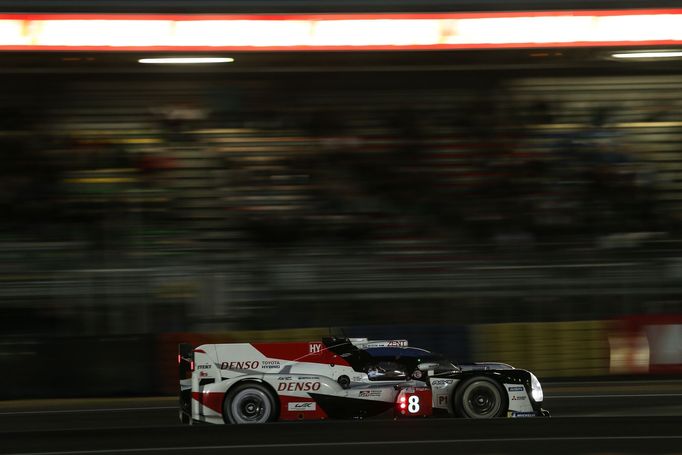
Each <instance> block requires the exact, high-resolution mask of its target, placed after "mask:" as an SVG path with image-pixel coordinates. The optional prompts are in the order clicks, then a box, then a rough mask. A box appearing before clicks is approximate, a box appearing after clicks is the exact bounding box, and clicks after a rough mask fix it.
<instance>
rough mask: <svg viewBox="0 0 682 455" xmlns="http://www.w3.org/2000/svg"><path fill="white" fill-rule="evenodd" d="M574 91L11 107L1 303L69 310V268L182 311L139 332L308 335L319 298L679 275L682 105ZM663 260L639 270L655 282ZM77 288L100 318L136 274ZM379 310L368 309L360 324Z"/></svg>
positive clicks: (4, 138)
mask: <svg viewBox="0 0 682 455" xmlns="http://www.w3.org/2000/svg"><path fill="white" fill-rule="evenodd" d="M625 82H627V81H625ZM678 82H679V84H680V87H682V80H680V81H678ZM571 83H572V84H573V88H574V92H567V93H564V94H563V95H562V96H563V97H560V96H558V95H555V94H552V92H551V91H549V92H539V93H534V92H533V91H532V90H528V87H533V85H532V84H531V83H526V85H524V84H517V85H515V83H514V81H511V82H509V83H508V84H507V85H506V86H505V87H504V91H500V92H499V93H496V94H494V95H491V94H490V93H487V92H485V91H482V92H474V93H468V94H466V96H464V97H463V98H461V99H460V97H461V96H462V93H461V91H456V92H454V93H450V92H449V91H447V90H445V89H441V90H440V91H439V90H430V91H424V93H423V94H420V93H416V94H412V95H411V97H410V99H401V95H402V92H401V91H396V90H394V91H390V90H389V91H381V92H379V93H372V94H369V93H364V92H363V91H361V90H359V91H357V92H353V93H350V94H349V93H324V92H322V93H305V92H299V93H295V94H290V95H289V96H288V97H287V96H286V95H285V94H282V93H277V96H276V98H275V101H273V100H264V98H265V97H264V95H263V94H262V93H260V92H259V91H258V90H253V89H252V90H249V89H247V88H244V89H243V93H240V94H239V95H234V96H233V98H234V100H232V99H231V98H230V101H229V102H228V101H226V100H225V98H224V96H225V95H223V97H220V96H215V93H205V92H202V93H200V92H197V93H196V95H195V96H192V97H189V98H188V97H187V96H186V95H185V96H184V97H183V98H182V99H179V98H177V97H175V98H171V99H170V100H165V101H162V98H161V97H160V96H159V97H157V98H154V97H153V96H151V95H149V96H148V97H147V98H144V99H142V100H140V99H138V98H136V95H135V93H128V92H125V91H123V89H122V88H119V89H118V90H119V91H118V92H116V93H117V95H114V96H118V98H119V99H118V100H117V101H116V102H115V103H113V105H112V103H111V98H107V97H105V96H104V95H101V96H100V98H97V95H96V94H95V95H93V97H92V98H90V99H89V100H88V101H87V102H81V103H79V102H77V101H76V102H74V103H73V104H72V105H69V106H67V107H64V106H60V107H59V108H57V107H56V106H55V105H54V104H49V103H47V104H36V105H34V106H29V107H26V106H22V107H21V108H20V107H18V106H20V104H17V103H16V102H15V103H14V104H12V103H10V102H8V101H5V105H4V106H2V111H1V113H0V150H2V162H3V164H2V166H0V213H2V217H0V254H1V255H2V256H4V258H5V259H6V260H4V261H2V265H1V266H0V267H1V269H0V273H2V276H3V279H4V280H6V281H8V282H12V283H15V284H16V289H20V291H21V292H16V293H14V294H12V293H11V292H10V291H7V292H10V294H8V295H7V296H6V297H7V298H8V299H10V300H8V301H12V302H17V303H15V304H14V308H20V307H21V305H22V303H20V302H22V301H23V300H32V301H37V300H41V299H43V297H41V295H42V294H39V293H33V294H32V293H31V291H26V289H29V290H30V289H34V288H33V287H32V286H35V284H32V283H33V282H34V281H36V280H37V281H40V280H43V279H45V280H48V281H49V282H50V283H51V286H55V288H59V289H66V290H65V291H59V292H63V294H59V292H57V291H54V290H51V291H49V292H48V294H49V295H50V296H51V298H52V299H53V300H55V301H58V302H61V301H62V300H60V299H65V300H67V299H71V301H74V300H73V298H72V297H69V296H68V294H69V291H68V289H69V286H70V284H69V283H71V285H72V286H76V284H74V283H76V282H78V285H83V283H84V282H85V281H83V280H86V281H87V279H86V278H83V276H81V275H78V276H74V273H76V271H78V272H83V273H85V272H88V271H92V270H105V271H106V270H111V271H114V272H112V273H118V272H121V271H123V272H125V271H128V272H127V273H129V275H131V276H132V277H133V278H131V279H133V280H137V281H135V282H136V283H137V284H139V282H140V281H142V282H143V286H144V291H140V293H139V295H138V296H137V298H139V299H140V301H144V300H145V299H147V298H148V294H149V293H152V294H154V297H155V298H159V296H162V297H161V300H162V301H169V302H171V304H170V306H171V307H173V308H176V310H177V311H178V313H177V314H175V313H173V311H176V310H173V311H164V310H163V308H165V307H164V306H163V305H160V306H156V307H155V308H162V310H161V311H159V313H162V314H163V315H165V317H167V318H168V321H167V323H166V324H162V325H161V326H154V328H153V329H152V330H166V329H174V330H175V329H186V328H187V327H190V326H199V327H202V325H201V324H202V323H207V324H208V322H206V320H211V321H214V322H215V323H217V324H227V325H229V324H232V325H235V326H238V327H241V326H245V325H247V324H248V322H247V321H248V320H249V318H252V319H251V320H252V322H251V323H252V324H264V320H263V319H259V318H258V317H256V318H255V319H253V318H254V317H255V316H254V314H255V315H258V314H259V308H269V309H270V310H269V311H270V317H269V320H268V321H269V322H268V323H269V324H281V325H292V324H295V323H296V322H295V321H296V320H297V318H296V317H291V318H290V319H291V320H289V319H288V318H287V317H286V316H281V315H279V316H278V314H280V313H282V312H284V311H281V310H283V309H286V308H291V305H294V306H296V305H299V306H298V307H296V308H297V309H296V311H299V312H300V311H301V308H306V312H307V313H317V315H318V316H316V317H312V316H311V317H312V320H311V324H312V323H314V324H320V323H327V322H329V321H328V317H327V319H325V313H326V310H325V306H324V304H320V305H317V306H315V305H307V304H305V303H302V302H306V301H307V299H318V301H324V299H329V301H330V302H337V300H344V299H346V298H348V299H351V300H352V299H356V300H357V301H358V302H367V301H368V299H369V300H372V299H374V298H375V297H371V296H370V297H367V295H370V294H372V295H375V294H377V293H381V292H384V293H385V292H387V291H397V288H396V283H397V284H405V283H407V282H409V283H410V284H411V285H410V287H409V292H411V293H412V294H409V292H408V291H406V292H408V294H406V295H413V296H423V295H424V294H428V293H429V292H432V291H435V290H439V289H440V290H442V289H445V290H444V291H443V293H442V294H439V295H438V296H436V297H434V299H436V300H438V301H439V302H442V301H444V300H445V301H454V300H458V301H466V300H467V299H469V298H470V297H463V296H464V295H466V294H459V293H458V292H457V289H458V288H457V285H456V282H457V280H462V281H468V282H469V283H471V284H470V286H474V285H475V286H478V287H477V288H476V289H488V288H490V287H491V286H493V287H495V286H497V285H498V283H500V282H503V281H504V279H505V278H506V279H508V280H509V281H515V280H517V281H518V283H520V284H523V283H524V281H523V280H527V279H531V278H532V279H534V280H535V281H533V282H532V284H528V285H526V288H533V287H543V286H545V285H546V284H547V283H550V281H551V279H552V278H554V277H556V276H555V275H552V274H551V271H550V274H549V275H539V273H545V272H537V273H536V274H535V275H534V276H533V277H530V278H529V275H524V276H520V277H519V276H517V275H514V274H513V273H516V271H515V272H511V271H506V272H504V273H506V275H504V274H503V275H502V279H500V276H499V275H495V276H489V275H485V274H484V273H483V272H481V273H472V270H474V269H472V268H471V267H469V268H463V266H462V264H465V265H467V266H475V267H479V268H482V269H485V268H486V267H489V268H494V267H496V266H499V265H501V264H502V265H506V266H509V268H510V269H513V268H514V267H517V268H518V267H538V268H543V267H550V268H551V267H562V266H565V265H566V264H571V263H574V262H580V261H582V262H607V263H608V262H609V261H612V262H614V263H617V264H622V263H623V262H622V258H623V251H625V252H626V256H627V255H628V254H629V255H631V256H632V255H635V256H636V257H641V256H639V255H640V254H645V253H640V250H642V251H645V252H646V251H653V252H652V253H650V256H647V257H648V258H653V259H657V258H659V257H660V256H659V254H660V253H661V251H663V252H665V253H664V254H665V255H667V256H670V257H671V260H674V259H675V257H676V255H677V252H678V249H677V248H679V243H677V242H679V241H680V240H682V238H680V222H681V221H682V220H681V218H680V210H679V209H680V207H679V205H678V202H677V200H676V198H675V197H674V196H675V195H676V194H679V193H677V191H680V190H682V186H680V187H679V188H678V187H677V186H676V174H675V172H676V170H677V169H678V168H679V164H680V163H681V162H682V161H678V159H679V155H678V153H679V148H680V145H681V144H682V104H680V103H679V100H676V99H675V97H674V96H668V97H667V98H666V97H662V96H661V93H665V89H663V88H661V89H660V90H659V91H658V92H656V93H655V94H651V95H649V96H648V97H647V96H643V97H641V99H639V100H638V101H637V102H626V101H623V102H621V101H620V100H619V96H620V94H622V93H625V90H626V88H623V89H622V90H623V91H621V92H618V91H616V90H614V91H613V93H612V94H611V97H610V98H608V99H597V100H596V101H592V102H589V103H586V102H584V101H582V99H578V98H580V97H581V96H582V90H583V89H586V84H588V83H587V82H581V81H580V80H573V81H572V82H571ZM647 84H648V85H647ZM656 84H657V82H656V80H655V78H652V79H651V80H650V81H648V82H646V84H644V85H645V86H646V88H647V90H651V87H656ZM624 85H626V84H624ZM587 88H589V87H587ZM140 90H142V89H140ZM273 90H274V89H273ZM572 97H573V98H572ZM309 99H317V100H318V101H317V102H309V101H305V100H309ZM320 99H324V100H326V101H324V102H323V101H321V100H320ZM126 100H127V101H128V102H126ZM410 101H413V102H410ZM633 257H634V256H633ZM659 266H660V264H654V265H650V266H649V269H648V272H647V271H644V272H641V271H640V272H641V273H640V275H638V276H640V277H642V276H646V275H647V273H650V274H651V275H654V276H657V279H660V276H659V275H660V270H659V269H658V268H656V267H659ZM666 266H667V265H666ZM617 267H621V266H620V265H618V266H617ZM139 270H143V272H139ZM159 270H162V272H159ZM617 270H620V269H618V268H617ZM666 270H668V269H666ZM675 270H677V269H675ZM56 273H60V274H62V275H59V276H58V277H56V275H55V274H56ZM103 273H105V274H106V272H103ZM581 273H587V274H588V275H589V273H588V272H584V270H583V271H581ZM675 273H679V270H677V272H675ZM41 274H43V275H41ZM159 274H160V275H159ZM45 276H47V278H44V277H45ZM126 276H127V275H126ZM168 276H171V277H173V278H171V279H168V278H167V277H168ZM619 276H620V278H619V279H620V280H621V281H628V278H627V277H628V275H619ZM675 276H677V275H674V276H673V277H672V278H675ZM600 277H601V278H602V279H603V280H604V283H605V284H604V285H603V286H602V287H603V288H604V289H610V288H609V286H611V287H613V286H614V285H613V283H610V282H608V280H607V278H608V273H607V274H604V275H603V276H602V275H599V276H597V277H596V278H600ZM583 278H585V279H586V280H588V279H589V280H592V279H595V277H594V276H586V277H583ZM88 279H90V280H91V282H90V284H89V285H87V286H89V287H88V288H87V289H88V290H87V291H84V292H85V294H89V295H90V297H89V299H85V298H84V297H82V296H81V297H79V298H81V299H85V300H83V301H84V302H85V301H86V300H87V302H89V303H83V305H85V307H88V308H89V305H99V304H102V303H101V302H95V303H93V298H94V300H95V301H97V300H98V299H99V297H98V296H100V295H101V294H104V295H106V298H105V299H104V303H108V304H110V305H112V306H113V308H115V309H116V308H118V307H119V306H120V307H123V306H124V302H125V301H126V300H128V298H127V297H125V296H123V295H122V294H121V292H120V289H121V287H126V284H125V283H126V281H125V280H126V279H128V278H125V279H124V278H120V277H118V276H116V277H114V278H102V276H99V275H98V277H97V278H92V277H91V278H88ZM580 279H581V277H578V278H577V281H576V282H577V283H579V282H580ZM69 280H72V281H69ZM107 280H109V282H110V284H111V286H109V287H107V286H103V285H102V284H101V283H103V282H107ZM434 280H435V281H434ZM496 280H497V281H496ZM543 280H545V281H547V280H550V281H547V283H545V281H543ZM17 283H18V284H17ZM21 283H23V285H22V284H21ZM93 283H94V284H93ZM112 283H113V284H112ZM150 283H151V284H150ZM83 286H85V285H83ZM547 286H550V287H551V285H549V284H548V285H547ZM573 286H574V283H573V282H570V283H568V284H566V285H565V287H567V288H571V287H573ZM593 286H597V285H594V284H593ZM521 287H523V286H521ZM103 289H104V290H103ZM150 289H151V290H150ZM311 289H314V290H315V291H316V293H315V294H312V295H313V296H312V297H311ZM339 289H341V290H343V292H350V291H349V290H353V292H354V293H353V294H348V295H347V296H345V295H344V294H343V292H341V293H339V292H338V290H339ZM470 290H471V289H470ZM474 290H475V289H474ZM325 292H328V293H330V294H331V293H336V295H334V296H328V295H325ZM363 292H364V294H363ZM675 292H677V291H675ZM525 294H530V292H527V293H525ZM479 295H480V296H481V297H480V298H485V294H484V293H483V294H482V293H480V292H479ZM509 295H510V296H511V294H509ZM520 295H524V292H523V290H521V291H520ZM56 296H57V297H56ZM59 296H61V297H59ZM93 296H94V297H93ZM320 296H323V297H320ZM544 297H545V298H546V297H547V296H546V295H545V296H544ZM392 298H393V297H391V295H390V293H388V294H386V296H385V297H382V298H378V301H381V302H382V304H381V305H377V306H371V305H369V306H365V307H363V308H364V311H366V313H364V316H362V317H364V320H363V322H364V323H370V322H372V320H374V319H378V318H380V317H381V313H382V308H385V306H382V305H385V304H386V302H390V301H391V300H392ZM420 298H421V297H420ZM491 298H492V297H491ZM510 298H511V297H510ZM572 298H576V297H575V296H573V297H572ZM673 301H675V300H674V299H673ZM273 302H277V303H276V304H274V306H272V305H273ZM292 302H294V303H292ZM336 304H338V303H336ZM342 304H343V305H349V304H348V302H343V303H342ZM58 305H61V303H58ZM329 305H332V303H330V304H329ZM467 305H468V304H464V303H463V304H462V307H461V308H462V309H463V311H467V310H466V309H467V308H469V307H468V306H467ZM471 305H475V304H473V303H472V304H471ZM499 305H500V301H498V300H495V301H494V302H493V304H491V305H490V308H492V310H491V311H493V312H495V310H494V308H496V307H499ZM403 306H404V307H405V308H406V309H409V306H408V303H407V302H405V303H403ZM242 307H243V308H242ZM39 308H42V307H41V306H40V305H39ZM177 308H179V309H177ZM244 308H246V312H245V313H244ZM344 308H345V307H344ZM41 311H42V310H41ZM73 311H74V312H80V314H83V310H82V309H75V310H73ZM112 311H118V310H117V309H116V310H112ZM344 311H345V312H346V314H349V317H348V318H349V319H352V318H353V317H356V316H357V313H356V311H357V310H352V309H350V308H346V309H345V310H344ZM550 312H551V311H547V313H550ZM245 314H247V315H250V316H244V315H245ZM296 314H298V313H296ZM456 314H457V313H456ZM593 314H594V313H593ZM155 315H157V310H153V311H152V313H151V314H147V318H149V319H151V320H157V319H158V317H157V316H155ZM261 316H262V314H261ZM578 316H579V317H586V316H587V317H589V311H586V312H585V313H580V314H579V315H578ZM59 317H60V318H63V317H64V315H63V313H60V315H59ZM160 317H161V318H162V319H163V317H164V316H160ZM93 318H94V319H97V316H93ZM123 318H124V319H125V316H123ZM202 318H203V319H202ZM67 319H68V317H67ZM202 321H203V322H202ZM107 324H108V323H105V324H104V326H103V327H105V328H103V330H108V329H106V327H108V325H107ZM48 325H49V323H48ZM74 327H75V328H71V329H69V330H78V329H77V327H78V326H77V325H76V326H74ZM145 327H146V328H145ZM148 327H149V326H145V325H141V326H138V328H139V330H138V331H145V330H149V328H148Z"/></svg>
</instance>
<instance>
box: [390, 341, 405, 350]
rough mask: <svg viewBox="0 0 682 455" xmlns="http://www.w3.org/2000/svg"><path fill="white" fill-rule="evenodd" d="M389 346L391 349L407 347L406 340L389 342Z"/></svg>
mask: <svg viewBox="0 0 682 455" xmlns="http://www.w3.org/2000/svg"><path fill="white" fill-rule="evenodd" d="M387 346H388V347H389V348H402V347H405V346H407V341H406V340H388V343H387Z"/></svg>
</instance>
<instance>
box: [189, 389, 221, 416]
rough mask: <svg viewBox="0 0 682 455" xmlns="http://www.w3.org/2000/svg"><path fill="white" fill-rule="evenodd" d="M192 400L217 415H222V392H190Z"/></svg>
mask: <svg viewBox="0 0 682 455" xmlns="http://www.w3.org/2000/svg"><path fill="white" fill-rule="evenodd" d="M192 398H193V399H195V400H197V401H198V402H199V403H201V404H203V405H204V406H206V407H207V408H209V409H212V410H213V411H215V412H217V413H218V414H222V413H223V400H224V399H225V394H224V393H223V392H203V393H200V392H192Z"/></svg>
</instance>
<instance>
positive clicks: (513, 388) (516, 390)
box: [507, 385, 526, 392]
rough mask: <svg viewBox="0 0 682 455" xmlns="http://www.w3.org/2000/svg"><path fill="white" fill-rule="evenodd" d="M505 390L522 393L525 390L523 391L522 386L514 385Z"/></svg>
mask: <svg viewBox="0 0 682 455" xmlns="http://www.w3.org/2000/svg"><path fill="white" fill-rule="evenodd" d="M507 390H509V391H510V392H523V391H525V390H526V389H524V388H523V386H522V385H515V386H510V387H507Z"/></svg>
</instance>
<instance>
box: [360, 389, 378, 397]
mask: <svg viewBox="0 0 682 455" xmlns="http://www.w3.org/2000/svg"><path fill="white" fill-rule="evenodd" d="M358 396H360V397H362V398H367V397H380V396H381V390H361V391H360V393H359V394H358Z"/></svg>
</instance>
